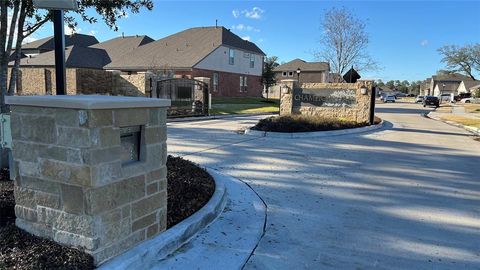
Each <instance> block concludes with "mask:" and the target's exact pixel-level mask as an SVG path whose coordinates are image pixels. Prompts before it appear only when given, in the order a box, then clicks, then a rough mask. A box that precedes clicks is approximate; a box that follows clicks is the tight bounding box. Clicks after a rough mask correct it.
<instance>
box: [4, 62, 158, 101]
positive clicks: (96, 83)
mask: <svg viewBox="0 0 480 270" xmlns="http://www.w3.org/2000/svg"><path fill="white" fill-rule="evenodd" d="M10 71H11V69H9V73H10ZM66 76H67V81H66V83H67V94H68V95H76V94H103V95H114V96H140V97H141V96H147V97H149V96H150V89H151V88H150V78H152V83H153V82H154V81H155V80H156V78H155V76H154V75H153V74H151V73H148V72H142V73H137V74H131V75H127V74H121V73H120V72H118V71H106V70H98V69H84V68H68V69H67V71H66ZM17 83H18V85H17V90H16V94H17V95H24V96H31V95H51V94H55V93H56V86H55V69H54V68H21V69H20V72H19V78H18V80H17Z"/></svg>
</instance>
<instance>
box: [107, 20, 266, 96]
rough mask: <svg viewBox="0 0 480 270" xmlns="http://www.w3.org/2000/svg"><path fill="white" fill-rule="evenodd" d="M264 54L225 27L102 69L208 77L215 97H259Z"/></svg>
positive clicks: (166, 42)
mask: <svg viewBox="0 0 480 270" xmlns="http://www.w3.org/2000/svg"><path fill="white" fill-rule="evenodd" d="M264 56H265V53H264V52H263V51H262V50H261V49H260V48H259V47H258V46H257V45H255V44H254V43H252V42H249V41H246V40H243V39H242V38H240V37H239V36H237V35H235V34H234V33H232V32H231V31H230V30H228V29H226V28H224V27H215V26H214V27H197V28H191V29H187V30H185V31H182V32H179V33H176V34H173V35H170V36H168V37H165V38H163V39H160V40H157V41H154V42H151V43H148V44H146V45H143V46H140V47H139V48H138V49H136V50H134V51H132V52H131V53H128V54H125V55H124V56H123V57H122V58H120V59H118V60H114V61H112V63H110V64H108V65H107V66H106V67H105V69H109V70H120V71H122V72H128V73H130V74H133V73H136V72H142V71H153V72H154V73H157V74H158V73H163V74H164V75H166V76H169V77H190V78H195V77H208V78H210V79H211V81H210V84H211V89H210V92H211V93H212V95H214V96H232V97H234V96H261V93H262V90H263V86H262V82H261V77H262V70H263V60H264V59H263V58H264Z"/></svg>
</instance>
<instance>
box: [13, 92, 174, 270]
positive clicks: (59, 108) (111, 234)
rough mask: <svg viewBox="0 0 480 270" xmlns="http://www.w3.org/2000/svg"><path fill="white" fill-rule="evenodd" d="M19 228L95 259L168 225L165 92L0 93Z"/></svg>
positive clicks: (114, 254)
mask: <svg viewBox="0 0 480 270" xmlns="http://www.w3.org/2000/svg"><path fill="white" fill-rule="evenodd" d="M7 103H8V104H10V105H11V109H12V114H11V119H12V125H11V126H12V139H13V159H14V165H15V166H14V167H15V200H16V206H15V213H16V216H17V219H16V224H17V226H19V227H20V228H22V229H24V230H26V231H28V232H30V233H32V234H35V235H37V236H41V237H47V238H50V239H53V240H54V241H56V242H58V243H61V244H64V245H68V246H75V247H79V248H82V249H84V250H85V251H86V252H87V253H89V254H91V255H92V256H93V257H94V259H95V263H96V264H100V263H102V262H104V261H106V260H108V259H109V258H112V257H114V256H116V255H119V254H120V253H123V252H124V251H126V250H128V249H130V248H131V247H133V246H135V245H136V244H138V243H140V242H142V241H144V240H146V239H149V238H152V237H154V236H155V235H157V234H158V233H160V232H162V231H163V230H165V229H166V215H167V180H166V172H167V169H166V157H167V144H166V139H167V135H166V109H167V107H168V106H170V101H169V100H162V99H150V98H133V97H108V96H22V97H8V98H7Z"/></svg>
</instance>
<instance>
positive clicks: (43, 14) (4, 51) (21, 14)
mask: <svg viewBox="0 0 480 270" xmlns="http://www.w3.org/2000/svg"><path fill="white" fill-rule="evenodd" d="M78 2H79V9H78V10H77V11H69V12H66V13H65V23H66V24H67V25H68V26H69V27H70V28H72V29H75V28H76V27H77V24H78V22H77V19H76V18H77V17H78V18H81V20H83V21H86V22H89V23H96V22H97V20H98V19H97V17H98V16H99V17H101V18H102V19H103V21H104V22H105V23H106V24H107V25H108V26H109V27H110V28H111V29H113V30H115V31H117V30H118V27H117V20H118V19H119V18H122V17H124V16H126V15H127V12H131V13H138V12H140V9H141V8H146V9H148V10H152V9H153V0H112V1H106V0H79V1H78ZM92 10H94V11H95V13H96V15H92V14H93V13H92V12H91V11H92ZM10 14H11V17H10V16H9V15H10ZM52 18H53V12H51V11H46V10H39V9H36V8H35V7H34V6H33V2H32V0H0V108H1V111H2V112H6V111H7V108H6V106H5V96H6V95H13V91H14V89H15V83H16V81H17V79H16V78H17V75H18V68H19V66H20V57H21V46H22V43H23V41H24V39H25V38H27V37H28V36H30V35H31V34H33V33H34V32H35V31H37V30H38V29H39V28H40V27H42V26H43V25H45V24H46V23H47V22H49V21H51V20H52ZM8 25H9V26H8ZM15 33H16V34H15ZM14 43H15V46H13V44H14ZM12 51H14V52H13V54H12ZM12 57H13V59H14V60H15V64H14V66H13V68H12V72H11V76H10V84H9V85H7V81H8V79H7V76H8V62H9V61H10V60H11V59H12Z"/></svg>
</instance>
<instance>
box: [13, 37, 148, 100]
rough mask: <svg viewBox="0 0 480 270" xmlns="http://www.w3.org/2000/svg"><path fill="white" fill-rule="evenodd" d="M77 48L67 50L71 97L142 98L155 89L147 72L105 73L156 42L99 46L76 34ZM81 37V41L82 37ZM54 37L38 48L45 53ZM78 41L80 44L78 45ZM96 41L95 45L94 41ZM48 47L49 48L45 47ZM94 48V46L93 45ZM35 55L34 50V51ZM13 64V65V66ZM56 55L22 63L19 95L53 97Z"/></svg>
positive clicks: (48, 53)
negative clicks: (120, 59) (128, 56)
mask: <svg viewBox="0 0 480 270" xmlns="http://www.w3.org/2000/svg"><path fill="white" fill-rule="evenodd" d="M74 36H76V37H77V38H70V39H69V40H70V43H71V42H76V43H75V44H74V45H71V46H68V47H66V49H65V66H66V68H67V70H66V79H67V93H68V94H92V93H98V94H113V95H131V96H142V95H149V93H148V92H150V91H151V90H152V87H151V85H152V79H153V76H152V75H151V74H147V73H141V74H134V75H131V74H121V73H120V72H109V71H106V70H104V68H105V66H106V65H108V64H110V63H111V62H112V61H115V60H118V59H119V58H122V57H123V55H124V54H127V53H130V52H132V51H133V50H135V49H137V48H138V47H140V46H142V45H145V44H147V43H150V42H152V41H153V39H151V38H150V37H148V36H132V37H124V36H122V37H118V38H114V39H111V40H108V41H105V42H102V43H98V41H97V39H96V38H95V37H93V36H90V38H89V37H88V36H86V35H78V34H77V35H74ZM79 37H81V38H79ZM50 40H52V37H50V38H45V39H42V42H39V43H37V41H36V42H35V43H37V45H35V46H34V45H32V43H30V44H27V45H28V46H27V48H33V47H38V46H39V48H41V49H42V50H45V49H46V48H47V47H48V46H47V45H48V44H49V42H50ZM77 41H78V42H77ZM93 41H95V42H93ZM45 44H47V45H45ZM90 45H91V46H90ZM30 52H32V51H30ZM13 64H14V62H13V61H11V62H10V63H9V66H10V67H11V66H13ZM54 69H55V52H54V51H53V50H46V51H43V52H42V53H40V54H33V53H30V54H29V56H28V57H24V58H22V59H21V61H20V72H19V74H18V78H17V89H16V93H17V94H19V95H41V94H52V93H55V91H56V86H55V70H54Z"/></svg>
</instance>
